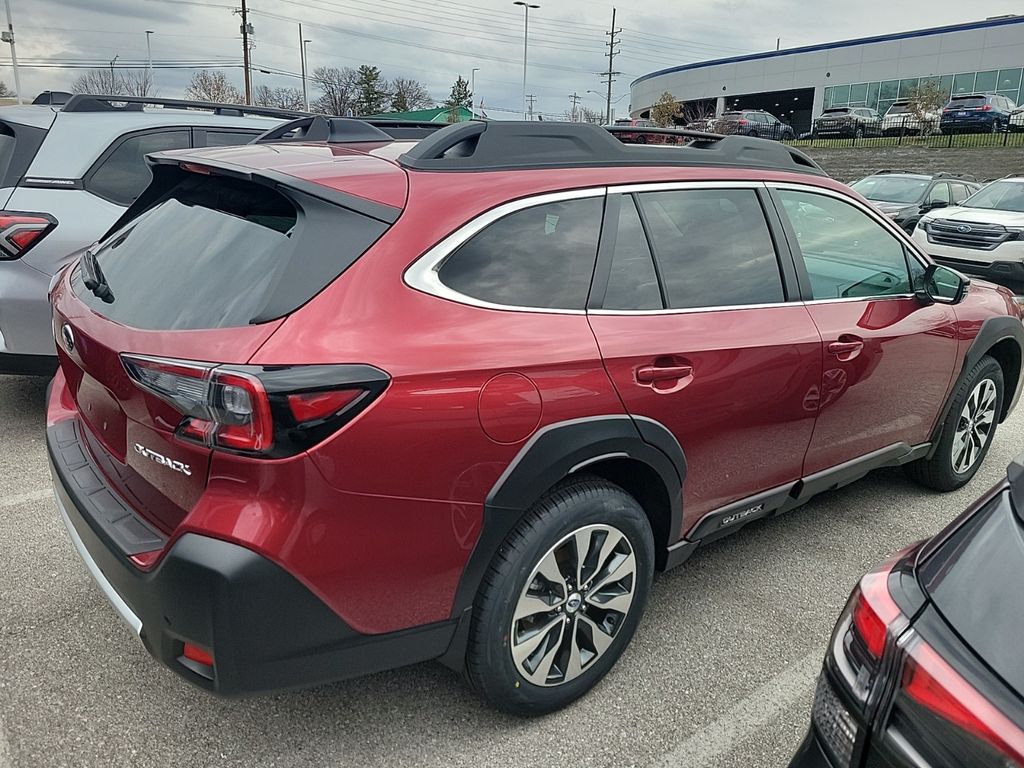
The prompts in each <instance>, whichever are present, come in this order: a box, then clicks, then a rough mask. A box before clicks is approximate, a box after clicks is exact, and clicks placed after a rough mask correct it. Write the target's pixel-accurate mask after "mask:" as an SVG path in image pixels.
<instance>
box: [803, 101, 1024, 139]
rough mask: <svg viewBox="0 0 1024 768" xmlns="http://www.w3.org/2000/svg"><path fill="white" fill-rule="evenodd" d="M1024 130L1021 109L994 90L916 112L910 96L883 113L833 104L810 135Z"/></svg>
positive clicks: (814, 126)
mask: <svg viewBox="0 0 1024 768" xmlns="http://www.w3.org/2000/svg"><path fill="white" fill-rule="evenodd" d="M1018 130H1024V111H1022V110H1020V109H1018V107H1017V105H1016V104H1015V103H1014V102H1013V100H1012V99H1009V98H1007V97H1005V96H998V95H996V94H985V93H974V94H966V95H961V96H954V97H953V98H951V99H950V100H949V102H948V103H947V104H946V106H945V107H943V108H942V109H941V110H940V111H938V112H931V111H926V112H924V113H923V114H919V113H918V112H917V111H916V110H915V109H914V108H913V106H912V104H911V102H910V101H909V100H901V101H897V102H895V103H893V104H892V105H891V106H890V107H889V109H888V110H886V113H885V115H884V116H882V115H879V114H878V112H877V111H876V110H874V109H871V108H868V107H832V108H829V109H826V110H824V111H823V112H822V113H821V115H820V116H819V117H818V118H816V119H815V120H814V122H813V125H812V129H811V133H810V138H858V139H859V138H866V137H878V136H891V135H900V134H903V135H911V136H914V135H919V136H926V135H929V134H932V133H944V134H955V133H999V132H1002V131H1018Z"/></svg>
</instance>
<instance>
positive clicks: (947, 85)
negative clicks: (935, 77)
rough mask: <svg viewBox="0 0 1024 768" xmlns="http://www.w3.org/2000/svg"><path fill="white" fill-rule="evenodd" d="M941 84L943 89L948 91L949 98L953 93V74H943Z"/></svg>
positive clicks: (947, 96)
mask: <svg viewBox="0 0 1024 768" xmlns="http://www.w3.org/2000/svg"><path fill="white" fill-rule="evenodd" d="M939 86H940V87H941V88H942V90H943V91H945V92H946V98H947V99H948V98H949V97H950V95H952V93H953V76H952V75H943V76H942V77H940V78H939Z"/></svg>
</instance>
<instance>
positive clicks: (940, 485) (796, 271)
mask: <svg viewBox="0 0 1024 768" xmlns="http://www.w3.org/2000/svg"><path fill="white" fill-rule="evenodd" d="M318 121H319V122H318ZM325 126H326V127H325ZM314 128H318V129H322V130H320V135H321V136H322V138H324V139H325V140H322V141H313V140H312V138H313V137H314V135H315V134H316V133H317V132H316V131H314V130H313V129H314ZM289 130H290V131H291V134H290V137H285V140H281V141H277V142H268V141H264V142H262V143H256V144H253V145H248V146H243V147H234V148H223V149H209V150H197V151H188V152H184V153H180V152H179V153H167V154H158V155H154V156H152V157H151V162H152V163H153V166H154V180H153V184H152V186H151V187H150V188H149V189H148V190H147V192H146V193H145V194H144V195H143V196H142V197H141V198H140V199H139V201H138V202H137V203H136V204H135V205H134V206H133V207H132V208H131V209H129V211H128V212H126V214H125V216H124V217H123V218H122V219H121V220H120V221H119V222H118V223H116V224H115V225H114V227H113V228H112V230H111V231H110V233H108V235H107V236H106V237H105V238H104V239H103V240H102V241H101V242H100V243H99V244H98V245H96V246H94V247H93V248H91V249H89V250H88V251H87V252H85V253H84V255H83V256H82V258H81V259H80V260H79V262H78V263H77V265H75V266H73V267H70V268H68V269H66V270H65V271H64V272H63V273H62V274H61V275H59V276H58V277H57V278H56V280H55V283H54V286H53V288H52V291H51V293H52V302H53V308H54V315H53V322H54V333H55V337H56V339H57V346H58V353H59V355H60V366H61V370H60V372H59V373H58V375H57V377H56V378H55V379H54V382H53V385H52V391H51V393H50V397H49V411H48V425H49V426H48V431H47V444H48V447H49V456H50V460H51V463H52V471H53V477H54V485H55V489H56V495H57V499H58V503H59V506H60V510H61V514H62V515H63V517H64V519H65V522H66V523H67V527H68V531H69V533H70V535H71V538H72V540H73V541H74V544H75V546H76V547H77V549H78V552H79V553H80V555H81V557H82V558H83V560H84V561H85V563H86V565H87V566H88V568H89V570H90V571H91V573H92V575H93V576H94V577H95V579H96V580H97V582H98V583H99V584H100V586H101V587H102V589H103V591H104V592H105V594H106V596H107V597H108V598H109V600H110V601H111V602H112V603H113V604H114V606H115V607H116V609H117V610H118V612H119V613H120V614H121V616H122V617H123V618H124V619H126V620H127V622H128V623H129V624H130V625H131V626H132V627H133V629H134V630H135V632H136V633H138V635H139V637H140V638H141V640H142V642H143V643H144V644H145V646H146V647H147V648H148V649H149V651H150V652H151V653H152V654H153V655H154V656H155V657H156V658H157V659H159V660H160V661H161V662H163V663H164V664H165V665H167V666H168V667H170V668H171V669H173V670H174V671H175V672H177V673H178V674H180V675H182V676H183V677H185V678H186V679H188V680H190V681H191V682H193V683H195V684H197V685H199V686H201V687H203V688H206V689H209V690H211V691H215V692H218V693H221V694H225V695H234V694H242V693H248V692H256V691H267V690H272V689H280V688H286V687H294V686H301V685H307V684H312V683H318V682H322V681H327V680H334V679H340V678H345V677H350V676H354V675H358V674H363V673H367V672H371V671H374V670H380V669H384V668H389V667H396V666H399V665H402V664H408V663H411V662H418V661H423V660H427V659H440V660H442V661H443V662H444V663H446V664H448V665H450V666H452V667H454V668H456V669H460V670H461V669H465V670H466V672H467V676H468V679H469V680H470V682H471V684H472V685H473V687H474V688H475V689H477V690H478V691H479V692H480V693H481V694H482V695H483V696H484V697H485V698H486V699H487V700H488V701H490V702H491V703H492V704H494V705H496V706H498V707H501V708H503V709H506V710H509V711H513V712H519V713H538V712H544V711H550V710H553V709H555V708H557V707H561V706H564V705H565V704H567V703H569V702H570V701H572V700H574V699H576V698H577V697H579V696H580V695H582V694H583V693H584V692H586V691H587V690H588V689H589V688H591V687H592V686H593V685H594V684H595V683H596V682H598V680H600V679H601V677H602V676H603V675H604V674H605V673H606V672H608V670H609V669H610V668H611V666H612V665H613V664H614V663H615V661H616V660H617V659H618V658H619V656H620V655H621V654H622V652H623V649H624V648H625V647H626V645H627V644H628V643H629V640H630V638H631V636H632V635H633V632H634V630H635V629H636V626H637V623H638V621H639V619H640V616H641V613H642V611H643V609H644V604H645V602H646V600H647V596H648V591H649V587H650V584H651V579H652V576H653V573H654V571H655V570H661V569H665V568H670V567H672V566H675V565H678V564H679V563H681V562H683V561H684V560H685V559H686V557H687V556H688V555H690V554H691V553H692V552H693V551H694V549H695V548H696V547H698V546H699V545H700V544H702V543H706V542H708V541H711V540H714V539H716V538H718V537H720V536H722V535H725V534H727V533H730V532H732V531H735V530H737V529H739V528H741V527H742V526H743V525H744V524H746V523H748V522H750V521H752V520H755V519H757V518H762V517H765V516H768V515H775V514H779V513H782V512H785V511H787V510H791V509H793V508H794V507H797V506H799V505H800V504H802V503H804V502H806V501H807V500H808V499H809V498H810V497H811V496H813V495H814V494H816V493H818V492H820V491H824V490H828V489H831V488H836V487H838V486H841V485H843V484H846V483H849V482H852V481H853V480H855V479H857V478H859V477H861V476H863V475H864V474H865V473H867V472H868V471H870V470H871V469H873V468H875V467H880V466H890V465H897V464H902V465H905V466H906V468H907V471H908V472H909V473H910V474H911V476H912V477H914V478H916V479H918V480H920V481H922V482H923V483H925V484H926V485H929V486H931V487H933V488H937V489H940V490H943V489H944V490H948V489H951V488H955V487H957V486H960V485H962V484H963V483H965V482H966V481H967V480H969V479H970V478H971V477H972V475H973V474H974V472H975V470H976V469H977V468H978V465H979V463H980V462H981V461H982V459H983V458H984V456H985V452H986V450H987V449H988V447H989V445H990V444H991V441H992V438H993V435H994V432H995V429H996V424H997V423H998V422H999V421H1001V420H1002V419H1004V418H1005V417H1006V415H1007V413H1009V411H1010V409H1011V408H1012V407H1013V405H1014V402H1015V401H1016V399H1017V396H1018V392H1019V389H1020V368H1021V350H1022V348H1024V326H1022V324H1021V317H1020V313H1019V310H1018V308H1017V305H1016V304H1015V303H1014V301H1013V298H1012V296H1011V295H1010V293H1009V292H1007V291H1006V290H1005V289H1002V288H998V287H995V286H992V285H989V284H987V283H983V282H980V281H975V282H973V283H968V281H967V280H966V279H965V278H963V277H962V276H960V275H959V274H958V273H956V272H953V271H951V270H948V269H945V268H942V267H937V266H935V265H934V264H932V263H931V262H930V261H929V260H928V258H927V257H926V256H925V255H924V254H922V253H920V252H919V251H918V250H917V249H916V247H915V246H914V244H913V243H911V242H910V240H909V239H908V238H907V237H906V235H905V234H904V233H903V232H901V231H900V229H899V228H898V227H896V226H895V225H893V224H892V222H890V221H889V220H887V219H886V218H885V217H884V216H882V215H881V214H880V213H878V212H877V211H876V210H875V209H874V208H873V207H872V206H871V205H869V204H868V203H866V202H865V201H864V200H863V199H862V198H860V197H858V196H857V195H856V194H855V193H852V192H851V191H850V190H848V189H847V188H846V187H844V186H842V185H840V184H838V183H836V182H834V181H832V180H830V179H829V178H827V177H826V175H825V174H824V173H823V172H822V171H821V170H820V169H819V168H818V167H817V166H816V165H814V163H813V162H811V161H810V160H809V159H808V158H807V157H806V156H804V155H802V154H800V153H799V152H797V151H794V150H792V149H790V148H788V147H785V146H782V145H780V144H778V143H777V142H770V141H764V140H758V139H751V138H747V137H742V136H730V137H723V138H717V139H716V138H713V137H707V136H706V135H701V136H698V137H696V138H695V139H694V141H693V142H692V143H691V144H690V145H689V146H687V147H665V146H654V147H639V146H626V145H624V144H622V143H621V142H618V141H616V140H615V139H614V138H613V137H612V136H611V135H610V134H609V133H608V132H607V131H605V130H603V129H601V128H600V127H598V126H592V125H582V124H562V125H553V124H550V123H486V124H485V123H479V122H471V123H464V124H460V125H453V126H449V127H446V128H444V129H442V130H439V131H436V132H434V133H432V134H430V135H429V136H427V137H426V138H423V139H422V140H421V141H419V142H413V141H402V140H395V139H394V138H393V137H392V136H390V135H386V134H385V133H382V132H380V131H378V130H376V129H374V128H372V127H370V126H367V125H366V124H363V123H359V122H358V121H343V120H335V121H332V122H329V123H325V122H323V119H322V118H318V119H316V120H312V119H309V120H307V121H305V122H301V121H300V123H298V124H295V125H291V127H290V128H289ZM280 133H282V132H281V131H279V132H278V134H275V135H279V134H280ZM270 138H273V137H270Z"/></svg>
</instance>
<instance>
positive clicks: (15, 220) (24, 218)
mask: <svg viewBox="0 0 1024 768" xmlns="http://www.w3.org/2000/svg"><path fill="white" fill-rule="evenodd" d="M56 226H57V220H56V219H55V218H53V216H50V215H49V214H46V213H20V212H14V211H0V259H3V260H10V259H19V258H21V257H22V256H24V255H25V253H26V252H27V251H28V250H29V249H30V248H32V247H33V246H34V245H36V244H37V243H39V241H41V240H42V239H43V238H44V237H46V236H47V235H48V234H49V233H50V232H51V231H52V230H53V229H54V228H55V227H56Z"/></svg>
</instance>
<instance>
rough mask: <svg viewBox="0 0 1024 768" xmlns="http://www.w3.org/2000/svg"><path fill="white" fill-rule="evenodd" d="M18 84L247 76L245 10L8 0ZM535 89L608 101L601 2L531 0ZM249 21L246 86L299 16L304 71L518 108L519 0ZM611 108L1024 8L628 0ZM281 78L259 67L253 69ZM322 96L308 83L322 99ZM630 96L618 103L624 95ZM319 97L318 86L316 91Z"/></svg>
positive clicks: (176, 85)
mask: <svg viewBox="0 0 1024 768" xmlns="http://www.w3.org/2000/svg"><path fill="white" fill-rule="evenodd" d="M9 2H10V5H11V11H12V13H13V17H14V29H15V33H16V35H17V38H16V40H17V53H18V57H19V60H20V62H21V64H22V66H21V82H22V90H23V92H24V93H25V94H26V95H29V96H34V95H35V94H36V93H38V92H39V91H40V90H44V89H53V90H60V89H67V88H68V87H69V86H70V84H71V82H72V81H73V80H74V78H75V77H76V76H77V75H78V74H80V72H81V70H76V69H68V68H56V67H55V66H54V65H57V64H65V65H66V64H70V63H76V64H84V65H92V66H100V65H103V66H107V64H105V63H106V62H109V61H110V60H111V59H113V58H114V56H115V55H117V56H118V57H119V58H118V64H121V63H123V62H128V63H131V62H136V63H137V64H139V65H140V66H144V64H145V60H146V35H145V30H147V29H149V30H153V31H154V34H153V36H152V47H153V59H154V62H156V64H157V65H158V66H159V65H161V64H162V63H165V62H166V63H167V64H175V65H176V66H182V67H184V66H193V67H194V66H196V65H206V64H214V63H220V64H222V65H223V66H225V67H227V68H225V69H224V71H225V72H226V73H227V75H228V77H229V79H231V80H232V81H233V82H234V83H236V84H237V85H238V86H241V84H242V72H241V54H242V52H241V42H240V38H239V35H238V31H239V19H238V16H236V15H232V8H234V7H237V6H236V4H235V2H234V0H188V1H187V2H186V0H75V1H74V2H70V1H69V0H63V1H61V0H9ZM531 2H534V3H539V4H540V5H541V8H540V9H538V10H535V11H531V12H530V50H529V60H530V66H529V75H528V90H529V92H530V93H533V94H536V96H537V109H538V110H539V111H541V112H543V113H546V114H548V115H552V116H554V115H562V114H563V113H564V112H565V111H566V110H567V109H568V108H569V105H570V100H569V96H570V95H571V94H572V93H573V92H576V93H578V94H579V95H580V96H582V97H583V101H582V104H583V105H585V106H589V107H591V108H593V109H602V108H603V98H601V97H598V96H596V95H595V94H592V93H587V91H588V90H595V91H601V92H602V93H603V92H604V86H602V85H601V80H600V77H599V75H597V74H595V73H597V72H599V71H600V70H601V69H606V68H607V59H605V58H604V56H603V54H604V52H605V51H606V50H607V49H606V48H605V46H604V43H605V41H606V40H607V35H605V34H604V33H605V31H606V30H607V29H608V27H609V24H610V22H611V13H612V5H613V3H612V2H610V0H609V1H606V0H531ZM249 7H250V11H251V23H252V24H253V26H254V27H255V43H256V48H255V51H254V53H253V63H254V67H255V71H254V73H253V83H254V85H258V84H267V85H271V86H296V87H298V86H300V85H301V80H300V79H299V77H298V72H299V69H300V64H299V43H298V40H299V37H298V27H297V22H300V21H301V22H302V23H303V35H304V37H307V38H309V39H311V41H312V42H310V43H309V46H308V51H309V66H310V68H311V69H312V68H315V67H318V66H333V67H346V66H349V67H355V66H358V65H359V64H364V63H366V64H373V65H376V66H378V67H380V69H381V70H382V72H383V73H384V75H385V76H386V77H388V78H391V77H397V76H401V77H411V78H415V79H418V80H420V81H421V82H423V83H424V84H425V85H426V87H427V89H428V90H429V91H430V93H431V95H432V96H434V97H435V98H436V99H438V100H443V99H444V98H445V97H446V96H447V95H448V92H449V90H450V88H451V84H452V82H453V81H454V80H455V78H456V76H458V75H460V74H461V75H463V76H464V77H466V79H469V76H470V72H471V70H472V69H473V68H474V67H478V68H479V71H478V72H477V73H476V93H477V100H478V102H479V101H482V102H483V104H484V109H485V110H487V112H488V114H489V115H490V116H492V117H514V116H515V110H519V109H521V104H522V97H521V93H522V55H523V9H522V8H520V7H515V6H513V5H512V0H476V1H475V2H474V0H428V1H426V2H424V1H423V0H250V2H249ZM616 7H617V8H618V17H617V24H616V25H617V26H619V27H621V28H622V29H623V31H622V34H621V46H620V48H621V53H620V55H619V56H617V57H616V59H615V68H616V69H617V70H620V71H621V72H622V74H621V75H619V76H618V79H617V82H616V83H615V85H614V92H613V93H614V95H613V98H614V99H617V100H618V101H617V103H616V109H617V111H618V112H619V113H620V114H621V113H624V112H625V111H626V110H627V108H628V104H629V95H628V94H629V83H630V81H631V80H633V79H635V78H636V77H639V76H640V75H643V74H646V73H648V72H651V71H654V70H656V69H661V68H664V67H668V66H672V65H674V64H682V63H685V62H691V61H700V60H706V59H712V58H720V57H723V56H733V55H738V54H743V53H753V52H756V51H764V50H772V49H774V48H775V40H776V38H777V37H781V38H782V46H783V48H787V47H796V46H800V45H809V44H814V43H822V42H829V41H833V40H841V39H845V38H850V37H862V36H866V35H875V34H885V33H889V32H900V31H906V30H911V29H920V28H923V27H929V26H939V25H943V24H957V23H961V22H968V21H977V20H980V19H984V18H986V17H989V16H996V15H1002V14H1009V13H1014V12H1015V11H1019V10H1020V0H975V1H974V2H971V3H964V2H962V0H905V1H904V2H893V0H856V2H848V1H843V2H838V1H837V0H817V1H816V2H815V1H814V0H710V2H696V1H695V0H621V2H618V3H616ZM0 53H2V57H0V65H2V69H0V72H2V74H0V78H2V79H3V80H4V81H5V82H7V84H8V85H10V86H12V87H13V73H12V71H11V66H10V50H9V47H8V46H6V45H2V46H0ZM261 68H262V69H267V70H273V71H275V72H279V73H291V74H266V73H264V72H260V71H259V69H261ZM193 71H194V69H184V68H177V69H164V68H159V69H157V71H156V74H155V79H156V85H157V93H158V94H159V95H162V96H172V97H173V96H180V95H181V94H182V91H183V90H184V88H185V85H186V84H187V83H188V80H189V78H190V77H191V74H192V72H193ZM314 95H315V94H314ZM620 97H621V98H620ZM311 98H312V96H311Z"/></svg>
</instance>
